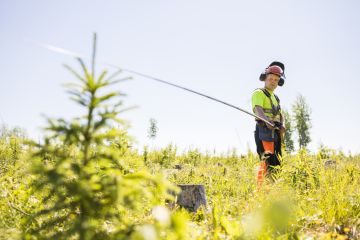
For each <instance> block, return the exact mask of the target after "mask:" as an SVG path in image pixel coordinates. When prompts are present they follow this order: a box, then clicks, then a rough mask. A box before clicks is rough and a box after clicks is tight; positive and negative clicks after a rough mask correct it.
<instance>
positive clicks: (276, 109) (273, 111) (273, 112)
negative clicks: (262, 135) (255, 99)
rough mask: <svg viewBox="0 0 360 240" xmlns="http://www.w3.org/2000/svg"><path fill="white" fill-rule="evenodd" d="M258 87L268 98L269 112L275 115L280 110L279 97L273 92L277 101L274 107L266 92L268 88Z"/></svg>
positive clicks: (269, 95)
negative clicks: (270, 110) (270, 109)
mask: <svg viewBox="0 0 360 240" xmlns="http://www.w3.org/2000/svg"><path fill="white" fill-rule="evenodd" d="M259 89H260V90H261V91H263V93H264V94H265V95H266V96H267V97H268V98H269V99H270V103H271V108H272V112H271V113H272V114H273V115H274V116H276V115H277V114H278V113H279V112H280V109H281V107H280V99H279V97H278V96H276V95H275V94H274V96H275V99H276V101H277V103H278V106H277V107H275V105H274V103H273V101H272V99H271V94H270V93H269V92H268V90H266V89H265V88H259Z"/></svg>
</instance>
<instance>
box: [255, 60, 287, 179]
mask: <svg viewBox="0 0 360 240" xmlns="http://www.w3.org/2000/svg"><path fill="white" fill-rule="evenodd" d="M284 69H285V66H284V64H282V63H280V62H272V63H271V64H270V65H269V67H267V68H266V69H265V72H264V73H262V74H261V75H260V80H261V81H264V82H265V85H264V88H259V89H256V90H255V91H254V92H253V95H252V108H253V112H254V113H255V114H256V115H257V116H259V117H262V118H264V119H266V120H268V121H269V122H270V123H272V124H273V125H274V126H271V125H269V124H267V123H265V122H264V121H262V120H260V119H256V129H255V142H256V147H257V153H258V154H259V156H260V160H261V162H260V167H259V170H258V173H257V182H258V185H261V184H262V182H263V181H264V176H265V175H268V174H269V173H271V172H272V170H273V168H274V167H275V166H278V165H280V161H279V156H281V139H282V137H283V135H284V133H285V128H284V124H283V123H284V119H283V116H282V114H281V108H280V100H279V98H278V97H277V96H276V95H275V94H274V91H275V89H276V88H277V86H282V85H283V84H284V79H285V77H284Z"/></svg>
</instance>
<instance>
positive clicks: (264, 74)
mask: <svg viewBox="0 0 360 240" xmlns="http://www.w3.org/2000/svg"><path fill="white" fill-rule="evenodd" d="M265 78H266V73H265V72H262V73H261V74H260V77H259V80H260V81H265Z"/></svg>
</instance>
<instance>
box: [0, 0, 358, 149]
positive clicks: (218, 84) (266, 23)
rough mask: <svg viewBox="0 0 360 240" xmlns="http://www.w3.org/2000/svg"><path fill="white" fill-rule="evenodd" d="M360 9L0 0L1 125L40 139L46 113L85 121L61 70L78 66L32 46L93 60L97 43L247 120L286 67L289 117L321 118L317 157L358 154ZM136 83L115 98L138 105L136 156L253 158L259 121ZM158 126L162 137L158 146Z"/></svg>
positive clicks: (314, 4) (184, 0)
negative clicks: (170, 147) (303, 107)
mask: <svg viewBox="0 0 360 240" xmlns="http://www.w3.org/2000/svg"><path fill="white" fill-rule="evenodd" d="M359 7H360V3H359V2H358V1H355V0H353V1H334V0H330V1H323V0H321V1H310V0H304V1H290V0H288V1H285V0H273V1H266V0H263V1H260V0H255V1H229V0H224V1H210V0H207V1H203V0H197V1H194V0H193V1H190V0H181V1H180V0H174V1H165V0H154V1H151V0H148V1H145V0H143V1H137V0H135V1H69V0H63V1H37V0H35V1H16V0H15V1H14V0H11V1H10V0H1V1H0V36H1V38H0V43H1V44H0V53H1V58H0V69H1V88H0V117H1V121H2V122H3V123H6V124H8V125H10V126H21V127H23V128H25V129H26V130H27V132H28V133H29V135H30V136H32V137H34V138H40V136H41V134H42V131H41V129H40V128H41V126H44V122H45V121H44V119H43V117H42V116H41V114H45V115H47V116H50V117H66V118H71V117H73V116H77V115H79V110H80V109H79V108H78V107H77V106H74V104H73V103H72V102H71V101H70V100H68V96H67V95H66V94H65V92H64V89H63V88H62V87H61V84H63V83H66V82H69V81H73V80H74V79H73V77H72V76H71V75H70V74H69V73H68V72H67V71H66V70H65V69H64V68H63V67H62V64H63V63H67V64H70V65H74V64H76V62H75V61H74V60H73V59H72V58H71V57H68V56H63V55H59V54H56V53H53V52H50V51H48V50H46V49H43V48H39V47H38V46H36V45H34V44H32V43H30V42H28V41H25V39H30V40H32V41H35V42H41V43H48V44H53V45H56V46H60V47H64V48H67V49H70V50H73V51H76V52H80V53H83V54H90V49H91V38H92V33H93V32H97V33H98V38H99V44H98V56H99V58H101V59H106V60H107V61H110V62H113V63H115V64H118V65H120V66H123V67H127V68H131V69H134V70H137V71H140V72H144V73H147V74H149V75H153V76H156V77H159V78H162V79H165V80H168V81H171V82H174V83H177V84H180V85H184V86H186V87H189V88H192V89H194V90H198V91H201V92H204V93H207V94H209V95H212V96H214V97H217V98H220V99H223V100H225V101H227V102H230V103H232V104H234V105H237V106H239V107H242V108H245V109H247V110H250V109H251V103H250V98H251V93H252V91H253V90H254V89H255V88H258V87H261V86H262V83H261V82H259V81H258V76H259V74H260V72H261V71H263V69H264V68H265V67H266V66H267V65H268V64H269V63H270V62H271V61H273V60H279V61H282V62H284V63H285V64H286V76H287V81H286V83H285V85H284V86H283V87H282V88H278V89H277V90H276V93H277V94H278V95H279V97H280V99H281V102H282V105H283V107H286V108H288V109H290V108H291V105H292V103H293V102H294V100H295V98H296V96H297V94H299V93H301V94H302V95H304V96H305V98H306V100H307V102H308V104H309V105H310V106H311V108H312V114H311V118H312V123H313V128H312V130H311V136H312V140H313V141H312V143H311V144H310V148H311V149H312V150H315V149H316V148H317V147H318V146H319V144H320V143H323V144H325V145H326V146H329V147H332V148H335V149H342V150H344V151H345V152H346V153H347V152H348V151H351V152H353V153H359V152H360V151H359V150H360V142H359V141H358V140H357V138H358V136H359V135H360V127H358V122H359V121H360V113H359V111H358V109H359V107H358V101H357V95H358V92H359V89H360V83H359V76H358V75H359V74H358V71H359V69H360V60H359V56H360V48H359V42H360V28H359V24H360V15H359V14H358V10H359V9H360V8H359ZM98 68H100V66H99V67H98ZM128 75H129V74H124V76H128ZM134 77H135V78H134V80H132V81H129V82H124V83H122V84H121V85H119V86H117V88H118V89H120V90H122V91H124V92H126V93H127V94H128V97H127V98H126V99H125V104H126V105H128V106H131V105H137V106H139V108H138V109H136V110H133V111H131V112H128V113H126V114H124V115H123V117H124V118H126V119H127V120H129V121H130V123H131V128H130V130H129V132H130V133H131V134H132V135H133V136H134V137H135V138H136V139H137V142H138V146H139V147H141V146H142V145H143V144H152V145H154V146H158V147H161V146H165V145H166V144H168V143H174V144H176V145H178V146H179V147H180V148H181V149H184V148H189V147H193V148H195V147H198V148H200V149H202V150H205V149H207V150H210V151H212V150H213V149H216V150H217V151H226V150H227V149H231V148H233V147H236V148H237V149H238V150H239V152H246V151H247V148H248V147H250V148H251V149H253V150H254V149H255V148H254V147H255V145H254V141H253V130H254V120H253V119H252V118H251V117H249V116H247V115H244V114H243V113H241V112H238V111H236V110H234V109H231V108H228V107H226V106H223V105H220V104H218V103H215V102H211V101H209V100H207V99H205V98H201V97H199V96H196V95H192V94H190V93H187V92H183V91H181V90H178V89H174V88H170V87H168V86H165V85H161V84H159V83H156V82H152V81H149V80H147V79H143V78H140V77H136V76H134ZM150 118H154V119H156V120H157V122H158V127H159V133H158V136H157V138H156V139H155V140H154V141H153V142H151V143H150V142H149V140H148V138H147V129H148V128H149V119H150Z"/></svg>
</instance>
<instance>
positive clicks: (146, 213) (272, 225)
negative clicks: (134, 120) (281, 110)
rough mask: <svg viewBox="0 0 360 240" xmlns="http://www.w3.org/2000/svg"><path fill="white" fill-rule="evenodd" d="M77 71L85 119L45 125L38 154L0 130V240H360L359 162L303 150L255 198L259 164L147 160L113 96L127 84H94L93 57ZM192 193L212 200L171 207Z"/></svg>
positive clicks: (196, 155)
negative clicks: (191, 208) (192, 189)
mask: <svg viewBox="0 0 360 240" xmlns="http://www.w3.org/2000/svg"><path fill="white" fill-rule="evenodd" d="M77 60H78V62H79V63H80V71H81V72H82V73H81V74H80V73H78V71H77V70H74V69H72V68H70V67H67V68H68V69H69V70H70V71H71V72H72V73H73V74H74V75H75V77H76V78H77V81H78V82H77V83H76V84H70V85H68V87H69V91H68V92H69V94H70V96H71V99H72V100H74V101H75V102H76V103H77V104H80V106H82V107H83V109H84V115H80V116H79V117H77V118H74V119H71V120H65V119H49V120H48V125H47V126H46V128H45V130H46V134H47V135H46V137H45V138H44V139H43V140H42V141H40V143H35V142H33V141H32V140H31V139H27V137H26V135H25V134H23V131H22V130H19V129H9V128H6V127H3V128H2V129H1V130H0V131H1V132H0V239H86V240H87V239H136V240H137V239H139V240H140V239H149V240H153V239H348V238H352V239H356V238H359V237H360V236H359V232H358V230H356V229H359V227H360V221H359V219H360V192H359V190H358V186H359V184H360V156H345V155H344V154H342V153H341V152H337V151H333V150H331V149H328V148H326V147H324V146H322V147H321V149H320V150H319V152H318V153H317V154H310V153H308V152H306V150H305V149H304V148H303V149H301V150H300V151H299V152H298V153H297V154H294V155H289V154H285V155H284V156H283V159H282V167H281V171H279V172H278V173H277V175H276V176H275V177H274V180H268V181H267V182H265V183H264V185H263V186H262V187H261V188H260V189H258V188H257V186H256V181H255V167H256V166H257V164H258V163H259V162H258V157H257V155H255V154H253V153H251V152H249V153H248V154H247V155H237V154H236V152H229V153H227V154H222V155H214V154H204V153H201V152H200V151H198V150H197V149H191V150H188V151H187V152H184V153H181V154H180V153H178V151H177V148H176V146H174V145H169V146H167V147H166V148H163V149H160V150H151V149H149V148H145V149H144V151H143V153H139V152H137V151H136V150H135V149H132V148H131V141H132V140H131V138H130V137H129V136H128V134H127V132H126V127H125V126H124V125H123V123H124V122H123V120H122V119H121V118H119V116H120V115H121V112H122V111H123V110H124V108H123V104H122V101H121V99H122V97H123V94H121V93H118V92H113V91H109V90H107V89H108V86H114V85H115V84H117V82H119V81H118V80H116V76H117V75H118V74H119V73H120V72H116V73H115V74H111V75H110V76H108V74H107V72H106V71H103V72H101V74H100V75H99V76H98V77H97V76H96V74H95V71H94V66H95V47H94V52H93V61H92V68H91V71H90V70H89V69H88V68H87V67H86V66H85V64H84V62H83V60H81V59H77ZM120 80H121V79H120ZM150 123H151V125H150V130H149V137H150V138H155V137H156V132H157V130H158V129H157V126H156V121H154V120H153V121H151V122H150ZM329 159H331V160H332V161H329ZM179 166H180V167H179ZM187 183H188V184H203V185H204V186H205V189H206V194H207V201H208V206H207V207H204V208H201V209H200V210H199V211H198V212H196V213H189V212H187V211H186V210H185V209H182V208H181V207H179V206H177V205H174V204H173V201H174V197H173V194H172V193H175V194H176V193H178V191H179V189H178V188H177V187H176V184H187Z"/></svg>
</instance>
